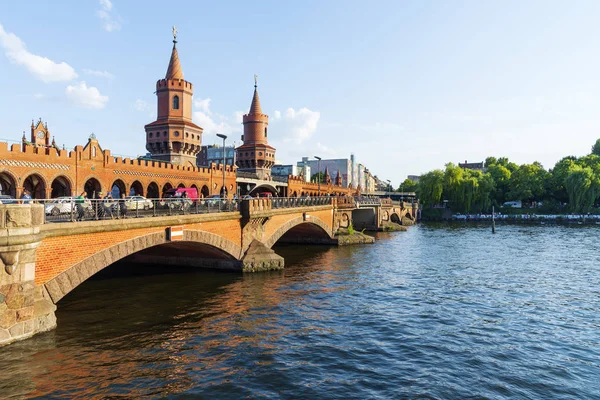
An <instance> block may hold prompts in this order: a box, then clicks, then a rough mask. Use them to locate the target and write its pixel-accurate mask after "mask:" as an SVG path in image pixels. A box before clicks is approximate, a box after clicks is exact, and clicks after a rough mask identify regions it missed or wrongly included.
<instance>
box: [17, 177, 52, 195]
mask: <svg viewBox="0 0 600 400" xmlns="http://www.w3.org/2000/svg"><path fill="white" fill-rule="evenodd" d="M47 187H48V184H47V182H46V179H45V178H44V176H43V175H42V174H40V173H38V172H32V173H30V174H29V175H28V176H27V177H26V178H25V179H23V190H28V191H29V194H31V197H32V198H34V199H45V198H46V188H47Z"/></svg>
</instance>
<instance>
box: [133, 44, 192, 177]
mask: <svg viewBox="0 0 600 400" xmlns="http://www.w3.org/2000/svg"><path fill="white" fill-rule="evenodd" d="M193 94H194V90H193V85H192V84H191V83H190V82H188V81H186V80H184V79H183V71H182V69H181V65H180V63H179V54H178V53H177V37H176V36H174V38H173V50H172V51H171V59H170V61H169V67H168V68H167V73H166V75H165V78H164V79H159V80H158V81H157V82H156V97H157V100H158V107H157V118H156V121H154V122H151V123H149V124H148V125H146V126H145V127H144V128H145V130H146V149H147V150H148V151H149V152H150V153H151V155H152V158H153V159H155V160H162V161H167V162H170V163H172V164H176V165H185V166H188V167H195V166H196V157H197V155H198V153H199V152H200V146H201V145H202V128H201V127H199V126H198V125H196V124H194V123H193V122H192V96H193Z"/></svg>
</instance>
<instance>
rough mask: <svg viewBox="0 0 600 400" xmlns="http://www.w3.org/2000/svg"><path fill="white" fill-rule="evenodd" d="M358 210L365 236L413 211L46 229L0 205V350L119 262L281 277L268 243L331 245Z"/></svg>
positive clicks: (314, 210)
mask: <svg viewBox="0 0 600 400" xmlns="http://www.w3.org/2000/svg"><path fill="white" fill-rule="evenodd" d="M365 208H366V209H367V210H368V213H369V214H368V215H370V216H371V217H373V219H370V220H369V219H368V218H367V219H365V218H363V217H362V216H361V218H363V220H365V223H366V222H368V224H369V227H370V228H381V227H383V226H385V224H386V223H390V222H392V221H395V222H402V221H404V222H405V223H410V222H411V221H412V220H414V216H415V215H416V210H417V208H416V206H414V205H412V204H393V203H392V202H391V201H386V200H385V199H384V200H383V201H382V200H378V199H376V200H372V199H360V198H357V199H355V198H352V197H320V198H314V199H310V201H309V200H307V199H299V198H274V199H270V198H261V199H251V200H244V201H242V202H241V203H240V204H239V210H238V211H233V212H217V213H207V214H192V215H172V216H169V215H167V216H152V217H147V218H132V219H120V220H99V221H85V222H61V223H48V221H46V218H45V215H44V206H43V205H40V204H29V205H0V261H1V265H0V345H2V344H5V343H9V342H12V341H14V340H19V339H23V338H26V337H29V336H32V335H33V334H35V333H38V332H43V331H47V330H50V329H53V328H54V327H55V326H56V318H55V316H54V311H55V309H56V303H57V302H58V301H59V300H60V299H62V298H63V297H64V296H65V295H67V294H68V293H69V292H70V291H71V290H73V289H74V288H76V287H77V286H78V285H79V284H81V283H82V282H84V281H85V280H87V279H88V278H89V277H91V276H92V275H94V274H95V273H97V272H98V271H100V270H102V269H104V268H106V267H107V266H109V265H111V264H114V263H116V262H118V261H121V260H125V261H127V262H130V263H144V264H152V263H155V264H161V265H179V266H191V267H206V268H218V269H226V270H232V271H244V272H255V271H262V270H270V269H281V268H283V266H284V260H283V258H282V257H280V256H278V255H277V254H275V252H274V251H273V250H271V247H272V246H273V245H274V244H275V243H277V242H280V243H282V242H288V243H290V242H291V243H313V244H330V245H336V244H337V243H338V237H337V236H336V233H337V232H338V231H339V230H344V228H348V227H349V226H350V225H351V224H353V215H354V214H355V213H358V214H359V215H360V213H363V212H364V209H365ZM367 220H368V221H367Z"/></svg>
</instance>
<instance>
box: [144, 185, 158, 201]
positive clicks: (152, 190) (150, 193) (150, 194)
mask: <svg viewBox="0 0 600 400" xmlns="http://www.w3.org/2000/svg"><path fill="white" fill-rule="evenodd" d="M146 197H147V198H149V199H158V198H160V192H159V190H158V184H157V183H156V182H150V184H149V185H148V189H147V190H146Z"/></svg>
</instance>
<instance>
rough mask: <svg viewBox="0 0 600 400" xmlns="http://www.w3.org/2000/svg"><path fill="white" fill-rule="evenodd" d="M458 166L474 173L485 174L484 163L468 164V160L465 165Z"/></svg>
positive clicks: (459, 164)
mask: <svg viewBox="0 0 600 400" xmlns="http://www.w3.org/2000/svg"><path fill="white" fill-rule="evenodd" d="M458 166H459V167H461V168H464V169H471V170H473V171H481V172H485V167H484V163H483V161H482V162H477V163H470V162H467V160H465V162H464V163H458Z"/></svg>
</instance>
